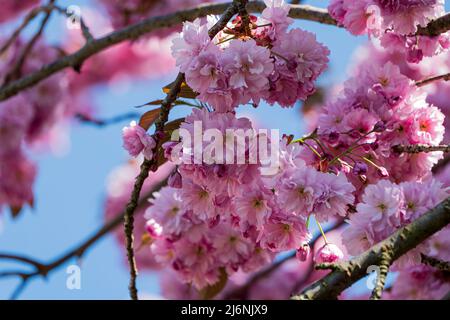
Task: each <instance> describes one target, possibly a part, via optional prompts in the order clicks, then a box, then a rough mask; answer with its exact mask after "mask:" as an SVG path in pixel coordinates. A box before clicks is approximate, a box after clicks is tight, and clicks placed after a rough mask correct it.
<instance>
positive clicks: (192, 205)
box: [180, 181, 217, 220]
mask: <svg viewBox="0 0 450 320" xmlns="http://www.w3.org/2000/svg"><path fill="white" fill-rule="evenodd" d="M180 192H181V195H182V198H183V203H184V205H185V206H186V207H187V208H189V209H191V210H192V211H193V214H194V215H195V216H198V217H199V218H200V219H202V220H205V219H207V218H214V217H215V216H216V214H217V207H216V205H215V200H216V198H215V194H214V192H212V191H211V190H210V189H209V188H208V187H207V186H205V185H199V184H196V183H194V182H192V181H186V183H185V184H184V186H183V188H182V189H181V191H180Z"/></svg>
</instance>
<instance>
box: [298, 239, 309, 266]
mask: <svg viewBox="0 0 450 320" xmlns="http://www.w3.org/2000/svg"><path fill="white" fill-rule="evenodd" d="M310 254H311V247H310V246H309V244H308V243H303V244H302V245H301V246H300V248H298V249H297V253H296V254H295V256H296V257H297V259H298V260H299V261H302V262H304V261H306V260H308V257H309V255H310Z"/></svg>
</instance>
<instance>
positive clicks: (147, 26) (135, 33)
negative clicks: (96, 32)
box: [0, 1, 336, 101]
mask: <svg viewBox="0 0 450 320" xmlns="http://www.w3.org/2000/svg"><path fill="white" fill-rule="evenodd" d="M230 4H231V3H230V2H227V3H213V4H202V5H199V6H197V7H195V8H192V9H188V10H182V11H178V12H175V13H172V14H168V15H164V16H158V17H152V18H148V19H145V20H143V21H141V22H139V23H136V24H133V25H130V26H127V27H125V28H123V29H121V30H117V31H114V32H111V33H110V34H108V35H106V36H104V37H102V38H99V39H95V40H93V41H91V42H90V43H88V44H86V45H85V46H84V47H82V48H81V49H80V50H78V51H76V52H74V53H72V54H70V55H67V56H64V57H61V58H59V59H57V60H55V61H54V62H53V63H50V64H48V65H46V66H44V67H42V68H41V69H40V70H38V71H35V72H33V73H31V74H29V75H27V76H24V77H23V78H21V79H18V80H15V81H11V82H10V83H8V84H7V85H5V86H3V87H2V88H0V101H4V100H6V99H8V98H9V97H12V96H14V95H16V94H17V93H19V92H21V91H22V90H24V89H27V88H29V87H32V86H34V85H36V84H37V83H39V82H41V81H43V80H45V79H47V78H48V77H50V76H51V75H53V74H55V73H57V72H59V71H61V70H63V69H65V68H78V67H79V66H81V65H82V64H83V62H84V61H85V60H87V59H88V58H89V57H91V56H93V55H95V54H97V53H99V52H101V51H103V50H106V49H108V48H109V47H112V46H114V45H116V44H118V43H120V42H123V41H127V40H135V39H137V38H139V37H141V36H143V35H145V34H148V33H150V32H152V31H155V30H158V29H162V28H168V27H173V26H176V25H178V24H180V23H182V22H184V21H192V20H194V19H196V18H199V17H205V16H207V15H210V14H222V13H223V12H224V11H225V10H226V9H227V8H228V7H229V6H230ZM264 8H265V5H264V2H262V1H251V2H249V3H248V5H247V10H248V11H249V12H255V13H257V12H261V11H262V10H264ZM289 16H291V17H292V18H295V19H304V20H310V21H316V22H319V23H324V24H329V25H336V21H335V20H334V19H333V18H331V16H330V15H329V14H328V12H327V10H325V9H320V8H315V7H312V6H307V5H293V6H292V8H291V11H290V12H289Z"/></svg>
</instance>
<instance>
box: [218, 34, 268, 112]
mask: <svg viewBox="0 0 450 320" xmlns="http://www.w3.org/2000/svg"><path fill="white" fill-rule="evenodd" d="M223 59H224V60H225V62H224V64H225V70H226V72H228V73H229V74H230V80H229V84H230V87H231V88H233V89H242V92H241V94H243V95H244V97H242V101H240V102H241V103H242V104H245V103H247V102H248V100H247V99H250V98H251V99H253V102H254V103H256V104H258V103H259V99H260V97H261V93H262V91H264V90H267V89H268V84H269V81H268V76H269V75H270V74H271V73H272V70H273V63H272V60H271V59H270V51H269V50H268V49H267V48H264V47H260V46H258V45H257V44H256V42H255V40H253V39H250V40H247V41H231V43H230V46H229V47H228V48H227V49H226V50H225V51H224V57H223ZM247 95H248V98H247Z"/></svg>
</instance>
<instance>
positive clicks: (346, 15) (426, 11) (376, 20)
mask: <svg viewBox="0 0 450 320" xmlns="http://www.w3.org/2000/svg"><path fill="white" fill-rule="evenodd" d="M328 10H329V12H330V14H331V16H332V17H333V18H335V19H336V20H337V21H338V23H339V24H340V25H342V26H344V27H345V28H346V29H348V30H349V31H350V32H351V33H352V34H354V35H360V34H365V33H368V34H369V35H370V36H373V37H376V38H379V39H380V41H381V44H382V45H383V46H384V47H385V48H388V49H389V50H395V51H397V50H398V51H405V52H407V59H408V61H410V62H414V63H417V62H420V61H421V60H422V59H423V57H430V56H434V55H437V54H439V53H440V52H442V51H443V50H446V49H447V48H448V47H449V45H450V41H449V40H450V39H449V33H445V34H442V35H439V36H436V37H428V36H421V35H416V33H417V31H418V28H419V27H425V26H426V25H427V24H428V23H429V22H430V21H432V20H434V19H436V18H439V17H440V16H442V15H444V13H445V10H444V0H361V1H352V0H332V1H331V2H330V5H329V7H328Z"/></svg>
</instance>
